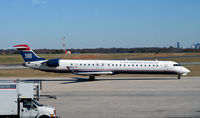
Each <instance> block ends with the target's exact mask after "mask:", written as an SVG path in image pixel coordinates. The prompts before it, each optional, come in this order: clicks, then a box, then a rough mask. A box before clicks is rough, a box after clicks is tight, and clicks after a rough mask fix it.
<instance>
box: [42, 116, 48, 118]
mask: <svg viewBox="0 0 200 118" xmlns="http://www.w3.org/2000/svg"><path fill="white" fill-rule="evenodd" d="M40 118H49V117H48V116H41V117H40Z"/></svg>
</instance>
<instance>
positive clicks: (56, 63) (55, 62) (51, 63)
mask: <svg viewBox="0 0 200 118" xmlns="http://www.w3.org/2000/svg"><path fill="white" fill-rule="evenodd" d="M46 63H47V66H49V67H58V66H59V59H49V60H48V61H47V62H46Z"/></svg>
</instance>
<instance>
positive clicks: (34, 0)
mask: <svg viewBox="0 0 200 118" xmlns="http://www.w3.org/2000/svg"><path fill="white" fill-rule="evenodd" d="M199 6H200V1H199V0H12V1H8V0H2V1H0V17H1V18H0V26H1V27H0V32H1V33H0V34H1V35H0V41H1V43H0V49H7V48H9V47H12V46H13V45H16V44H28V45H30V46H31V48H33V49H42V48H48V49H62V38H63V36H65V37H66V48H75V49H78V48H100V47H103V48H112V47H122V48H134V47H169V46H171V45H172V46H175V45H176V42H177V41H178V42H180V43H181V45H182V46H183V47H191V45H192V44H194V43H198V42H200V14H199V13H200V7H199Z"/></svg>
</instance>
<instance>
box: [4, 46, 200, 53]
mask: <svg viewBox="0 0 200 118" xmlns="http://www.w3.org/2000/svg"><path fill="white" fill-rule="evenodd" d="M67 50H69V51H71V52H72V54H73V53H74V54H79V53H169V52H200V49H191V48H187V49H177V48H173V47H169V48H165V47H164V48H159V47H147V48H115V47H114V48H85V49H67ZM34 52H35V53H37V54H62V53H63V50H62V49H35V50H34ZM0 54H1V55H5V54H19V52H18V51H17V50H14V49H8V50H3V49H1V50H0Z"/></svg>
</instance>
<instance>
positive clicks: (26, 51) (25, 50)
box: [13, 44, 45, 62]
mask: <svg viewBox="0 0 200 118" xmlns="http://www.w3.org/2000/svg"><path fill="white" fill-rule="evenodd" d="M13 47H14V48H16V49H17V50H19V52H20V54H21V56H22V58H23V59H24V61H25V62H30V61H40V60H45V58H40V57H38V56H37V55H36V54H35V53H34V52H33V50H31V48H30V47H29V46H28V45H26V44H21V45H15V46H13Z"/></svg>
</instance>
